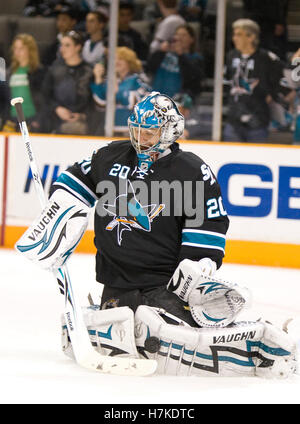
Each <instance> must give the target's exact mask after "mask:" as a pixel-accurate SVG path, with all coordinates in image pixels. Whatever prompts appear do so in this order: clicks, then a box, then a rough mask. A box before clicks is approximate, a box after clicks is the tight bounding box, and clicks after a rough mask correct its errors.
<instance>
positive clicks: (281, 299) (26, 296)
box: [0, 249, 300, 405]
mask: <svg viewBox="0 0 300 424" xmlns="http://www.w3.org/2000/svg"><path fill="white" fill-rule="evenodd" d="M69 264H70V265H69V270H70V274H71V279H72V282H73V285H74V287H75V289H76V290H78V292H80V295H81V297H82V303H83V304H87V300H86V296H87V293H88V292H89V291H91V292H92V293H93V294H95V289H96V288H97V286H96V283H95V280H94V258H93V256H92V255H80V254H74V255H73V257H71V259H70V262H69ZM0 265H1V266H0V326H1V332H0V403H1V404H5V403H10V404H16V403H24V404H29V403H31V404H38V403H46V404H53V403H69V404H70V403H93V404H96V403H97V404H103V405H105V404H110V405H113V404H118V403H119V404H142V403H145V404H154V403H155V404H158V405H162V404H174V405H175V404H201V403H210V404H217V403H222V404H223V403H233V404H239V403H256V404H260V403H269V404H271V403H272V404H277V403H280V404H282V403H283V404H287V403H297V404H298V403H300V375H294V376H293V377H292V378H291V379H288V380H264V379H259V378H258V377H253V378H249V377H244V378H241V377H232V378H222V377H208V378H200V377H167V376H152V377H119V376H112V375H103V374H99V373H95V372H92V371H88V370H85V369H83V368H80V367H79V366H78V365H76V363H74V362H72V361H71V360H70V359H68V358H67V357H65V356H64V355H63V353H62V352H61V347H60V313H61V310H62V309H61V308H62V305H63V297H62V296H61V295H60V294H59V292H58V288H57V287H58V286H57V283H56V281H55V279H53V277H52V275H51V274H49V273H47V272H45V271H42V270H39V269H38V268H37V267H36V266H34V265H32V264H31V263H30V262H28V261H27V260H25V259H23V258H22V257H20V256H19V255H18V254H17V253H15V252H14V251H12V250H6V249H0ZM219 274H220V271H219ZM222 275H223V276H224V277H225V278H227V279H230V280H236V281H239V282H240V283H242V284H244V285H246V286H248V287H249V288H250V289H251V290H252V292H253V306H252V308H251V309H250V310H248V311H246V312H244V313H243V315H242V316H240V318H241V319H242V318H248V319H256V318H259V317H262V318H264V319H267V320H269V321H271V322H273V323H274V324H278V325H281V324H282V323H283V322H284V321H285V320H286V319H288V318H290V317H292V318H295V321H294V324H293V326H292V327H291V328H292V329H293V330H294V332H295V333H296V330H297V328H298V330H299V338H300V270H294V269H284V268H267V267H254V266H241V265H229V264H224V265H223V267H222Z"/></svg>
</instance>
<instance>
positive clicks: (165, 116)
mask: <svg viewBox="0 0 300 424" xmlns="http://www.w3.org/2000/svg"><path fill="white" fill-rule="evenodd" d="M128 127H129V132H130V139H131V143H132V145H133V147H134V148H135V150H136V152H137V155H138V158H139V161H140V162H142V163H143V164H147V166H148V167H150V166H151V163H152V162H153V157H154V156H155V154H156V153H157V154H159V153H163V152H164V151H165V150H166V149H168V147H170V146H171V144H172V143H174V142H175V141H176V140H177V139H178V138H179V137H180V136H181V135H182V133H183V129H184V118H183V116H182V115H181V114H180V112H179V110H178V109H177V106H176V104H175V103H174V101H173V100H172V99H171V98H170V97H168V96H166V95H164V94H160V93H159V92H155V91H154V92H152V93H151V94H150V95H149V96H147V97H145V98H144V99H143V100H142V101H140V102H139V103H137V104H136V105H135V107H134V110H133V113H132V114H131V115H130V117H129V118H128Z"/></svg>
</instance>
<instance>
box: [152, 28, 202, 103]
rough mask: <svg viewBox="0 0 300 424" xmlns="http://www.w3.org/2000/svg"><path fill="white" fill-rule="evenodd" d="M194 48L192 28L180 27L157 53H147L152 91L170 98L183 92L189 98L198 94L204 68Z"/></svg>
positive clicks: (161, 45) (162, 44)
mask: <svg viewBox="0 0 300 424" xmlns="http://www.w3.org/2000/svg"><path fill="white" fill-rule="evenodd" d="M195 46H196V40H195V33H194V30H193V28H192V27H191V26H190V25H188V24H184V25H181V26H179V27H178V28H177V30H176V31H175V35H174V37H173V39H172V40H171V41H170V42H168V41H164V42H163V43H161V44H160V48H159V50H157V51H155V52H153V53H152V54H150V56H149V58H148V61H147V67H146V72H147V73H148V74H149V75H150V76H151V77H152V83H151V86H152V88H153V90H156V91H159V92H161V93H164V94H167V95H168V96H170V97H173V96H174V95H175V94H177V93H187V94H189V95H190V96H191V97H192V98H193V99H194V98H195V97H196V96H197V95H198V94H199V93H200V91H201V82H202V80H203V76H204V75H203V69H204V66H203V58H202V56H201V55H200V54H199V53H198V52H196V47H195Z"/></svg>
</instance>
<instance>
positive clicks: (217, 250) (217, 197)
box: [179, 164, 229, 268]
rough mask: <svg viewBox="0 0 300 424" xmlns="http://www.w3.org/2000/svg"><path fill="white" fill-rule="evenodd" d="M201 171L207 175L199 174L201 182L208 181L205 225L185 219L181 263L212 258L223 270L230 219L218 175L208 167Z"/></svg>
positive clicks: (205, 194) (206, 182)
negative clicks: (186, 260)
mask: <svg viewBox="0 0 300 424" xmlns="http://www.w3.org/2000/svg"><path fill="white" fill-rule="evenodd" d="M201 171H202V174H203V175H199V181H201V180H202V181H203V182H204V196H203V205H202V207H203V223H202V224H200V225H199V226H197V227H195V226H191V225H190V224H189V222H190V220H188V219H185V222H184V225H183V228H182V236H181V249H180V256H179V260H180V261H181V260H183V259H191V260H200V259H202V258H210V259H211V260H213V261H215V262H216V264H217V267H218V268H219V267H220V266H221V264H222V261H223V257H224V255H225V244H226V233H227V230H228V227H229V219H228V216H227V212H226V210H225V209H224V206H223V203H222V195H221V189H220V186H219V184H218V182H217V179H216V177H215V175H214V174H213V172H212V171H211V169H210V167H209V166H208V165H206V164H203V165H202V166H201ZM193 195H195V192H194V194H193Z"/></svg>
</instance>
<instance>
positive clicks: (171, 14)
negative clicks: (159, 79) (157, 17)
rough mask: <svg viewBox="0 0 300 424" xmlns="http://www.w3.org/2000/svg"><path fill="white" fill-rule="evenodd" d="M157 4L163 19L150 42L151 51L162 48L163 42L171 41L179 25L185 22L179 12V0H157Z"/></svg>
mask: <svg viewBox="0 0 300 424" xmlns="http://www.w3.org/2000/svg"><path fill="white" fill-rule="evenodd" d="M157 4H158V6H159V8H160V12H161V14H162V16H163V19H162V20H161V22H160V23H159V24H158V26H157V29H156V31H155V34H154V38H153V41H152V42H151V44H150V53H153V52H154V51H157V50H160V45H161V43H163V42H165V41H168V42H170V41H171V40H172V38H173V36H174V33H175V31H176V29H177V27H179V25H183V24H184V23H185V20H184V19H183V17H182V16H180V15H179V14H178V8H177V0H157Z"/></svg>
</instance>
